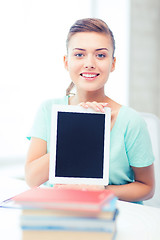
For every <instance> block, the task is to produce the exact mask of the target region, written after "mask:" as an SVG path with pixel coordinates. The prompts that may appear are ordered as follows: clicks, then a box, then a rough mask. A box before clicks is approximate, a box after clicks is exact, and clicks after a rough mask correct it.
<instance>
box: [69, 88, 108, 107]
mask: <svg viewBox="0 0 160 240" xmlns="http://www.w3.org/2000/svg"><path fill="white" fill-rule="evenodd" d="M107 99H108V97H107V96H106V95H105V93H104V91H102V90H101V91H96V92H85V93H84V92H80V91H77V93H76V95H75V96H73V97H71V101H70V104H71V105H78V104H79V103H81V102H94V101H96V102H107Z"/></svg>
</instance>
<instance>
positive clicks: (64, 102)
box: [40, 96, 68, 110]
mask: <svg viewBox="0 0 160 240" xmlns="http://www.w3.org/2000/svg"><path fill="white" fill-rule="evenodd" d="M53 104H62V105H67V104H68V97H67V96H65V97H63V98H54V99H48V100H46V101H44V102H42V103H41V105H40V109H42V110H50V109H51V108H52V106H53Z"/></svg>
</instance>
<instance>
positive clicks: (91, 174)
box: [49, 105, 111, 185]
mask: <svg viewBox="0 0 160 240" xmlns="http://www.w3.org/2000/svg"><path fill="white" fill-rule="evenodd" d="M104 109H105V113H101V112H95V111H94V110H92V109H90V108H88V109H85V108H83V107H80V106H71V105H53V108H52V122H51V141H50V167H49V182H50V183H51V184H87V185H108V181H109V150H110V120H111V109H110V108H108V107H107V108H104Z"/></svg>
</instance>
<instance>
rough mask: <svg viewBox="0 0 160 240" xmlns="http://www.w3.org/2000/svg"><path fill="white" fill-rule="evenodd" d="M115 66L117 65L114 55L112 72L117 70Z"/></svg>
mask: <svg viewBox="0 0 160 240" xmlns="http://www.w3.org/2000/svg"><path fill="white" fill-rule="evenodd" d="M115 66H116V58H115V57H114V58H113V61H112V67H111V72H113V71H114V70H115Z"/></svg>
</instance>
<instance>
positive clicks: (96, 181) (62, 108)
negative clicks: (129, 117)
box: [49, 105, 111, 186]
mask: <svg viewBox="0 0 160 240" xmlns="http://www.w3.org/2000/svg"><path fill="white" fill-rule="evenodd" d="M104 110H105V113H102V112H95V111H94V110H93V109H91V108H88V109H85V108H83V107H80V106H73V105H53V107H52V117H51V139H50V163H49V183H51V184H87V185H104V186H106V185H108V182H109V152H110V121H111V109H110V108H108V107H106V108H104ZM58 112H77V113H95V114H104V115H105V128H104V129H105V130H104V159H103V161H104V162H103V178H78V177H76V178H75V177H57V176H55V169H56V145H57V144H56V142H57V116H58ZM51 146H52V147H51Z"/></svg>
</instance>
